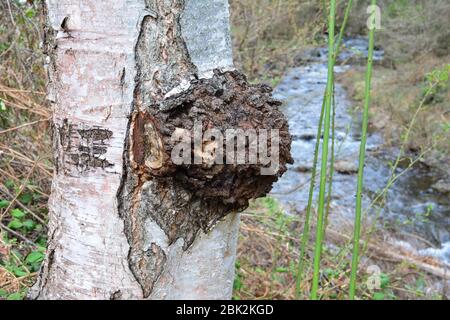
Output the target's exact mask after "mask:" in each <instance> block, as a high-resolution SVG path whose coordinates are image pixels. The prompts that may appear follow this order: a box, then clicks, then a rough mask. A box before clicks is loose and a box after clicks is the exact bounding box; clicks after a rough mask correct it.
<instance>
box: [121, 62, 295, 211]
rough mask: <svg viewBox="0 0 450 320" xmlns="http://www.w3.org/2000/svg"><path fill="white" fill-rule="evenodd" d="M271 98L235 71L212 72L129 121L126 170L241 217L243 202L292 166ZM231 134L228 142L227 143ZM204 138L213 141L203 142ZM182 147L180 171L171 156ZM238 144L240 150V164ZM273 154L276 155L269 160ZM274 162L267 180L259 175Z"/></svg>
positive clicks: (283, 129) (266, 88) (286, 136)
mask: <svg viewBox="0 0 450 320" xmlns="http://www.w3.org/2000/svg"><path fill="white" fill-rule="evenodd" d="M271 93H272V89H271V88H270V87H269V86H267V85H263V84H260V85H250V84H249V83H248V82H247V80H246V78H245V76H244V75H242V74H241V73H239V72H237V71H228V72H223V73H222V72H220V71H218V70H215V71H214V76H213V77H212V78H210V79H199V80H194V81H192V82H191V84H190V87H189V89H187V90H185V91H183V92H181V93H176V94H173V95H171V96H169V97H166V98H165V99H163V100H162V101H160V102H158V103H157V104H156V105H147V106H146V111H140V112H136V113H135V114H134V116H133V119H132V125H131V140H130V141H131V143H130V145H131V153H130V154H131V165H132V167H133V169H134V170H135V172H136V171H137V172H139V173H140V174H141V176H145V177H146V179H148V180H150V179H152V178H158V180H161V179H163V178H165V177H166V178H169V177H170V178H173V179H174V180H175V181H177V182H178V184H179V185H181V186H183V188H184V189H186V190H187V191H189V192H190V193H193V194H194V195H195V196H196V198H200V199H203V200H206V201H207V202H209V203H211V202H215V203H218V204H219V203H221V204H223V205H226V207H227V208H228V209H232V210H242V209H245V208H246V207H247V206H248V200H249V199H252V198H257V197H261V196H264V195H265V194H267V193H268V192H269V191H270V190H271V187H272V184H273V183H274V182H275V181H276V180H277V179H278V178H279V177H280V176H281V175H282V174H283V173H284V172H285V171H286V164H288V163H292V162H293V160H292V157H291V154H290V146H291V136H290V134H289V130H288V124H287V121H286V119H285V117H284V115H283V114H282V112H281V111H280V110H279V109H278V107H279V106H280V104H281V103H280V102H279V101H277V100H274V99H273V98H272V96H271ZM230 129H232V130H235V131H234V133H235V134H234V136H233V135H229V136H228V133H229V132H230ZM208 130H209V131H210V132H215V133H216V135H214V137H210V138H209V139H206V137H205V136H204V135H205V132H207V131H208ZM263 131H266V133H265V134H263V133H264V132H263ZM199 132H200V142H199V144H197V142H198V141H199V140H198V135H197V134H198V133H199ZM231 132H232V131H231ZM272 132H276V133H277V135H278V136H277V137H279V138H276V137H274V136H272V134H271V133H272ZM252 133H253V134H254V133H256V134H257V137H255V136H254V135H252ZM174 137H176V138H175V139H174ZM222 138H223V139H222ZM227 138H228V140H229V141H227ZM196 139H197V140H196ZM242 139H244V140H242ZM275 139H277V141H275ZM231 140H233V141H231ZM272 140H273V141H272ZM181 141H183V142H184V146H185V147H184V148H182V150H181V151H182V153H183V154H184V158H183V159H184V160H185V161H183V162H182V163H179V162H177V161H176V160H174V155H175V156H176V157H178V156H179V154H178V153H179V151H180V150H178V148H179V145H180V142H181ZM238 141H241V142H242V143H243V145H244V146H245V148H244V151H242V150H241V151H240V152H241V154H240V155H241V156H242V152H243V157H244V158H242V157H241V161H240V162H237V161H238V160H237V159H238V155H239V150H238V145H239V144H238ZM265 144H266V145H265ZM264 145H265V146H264ZM241 146H242V145H241ZM277 146H278V150H279V152H277V153H276V155H274V154H270V151H271V147H277ZM186 147H190V148H189V150H185V149H187V148H186ZM227 147H228V148H227ZM256 150H258V152H259V153H258V152H257V153H256V155H255V152H256ZM230 154H231V156H230ZM271 156H272V158H271ZM198 159H200V161H199V160H198ZM243 159H244V160H245V161H242V160H243ZM230 160H234V161H231V163H230ZM252 160H253V161H252ZM273 162H276V163H275V170H274V171H273V173H272V174H262V172H264V168H265V169H266V170H267V169H268V167H270V166H272V165H274V163H273ZM261 170H263V171H261Z"/></svg>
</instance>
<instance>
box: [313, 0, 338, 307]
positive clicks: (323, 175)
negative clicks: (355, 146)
mask: <svg viewBox="0 0 450 320" xmlns="http://www.w3.org/2000/svg"><path fill="white" fill-rule="evenodd" d="M335 16H336V0H330V15H329V17H328V80H327V88H326V96H325V110H324V132H323V143H322V159H321V162H322V163H321V169H320V170H321V171H320V184H319V209H318V212H317V227H316V228H317V232H316V244H315V248H314V270H313V283H312V288H311V299H312V300H317V289H318V287H319V273H320V256H321V253H322V241H323V239H322V235H323V233H322V228H323V214H324V207H325V188H326V184H327V164H328V144H329V140H330V120H331V99H332V95H333V85H332V83H333V69H334V49H335V48H334V36H335V35H334V28H335ZM319 138H320V136H319Z"/></svg>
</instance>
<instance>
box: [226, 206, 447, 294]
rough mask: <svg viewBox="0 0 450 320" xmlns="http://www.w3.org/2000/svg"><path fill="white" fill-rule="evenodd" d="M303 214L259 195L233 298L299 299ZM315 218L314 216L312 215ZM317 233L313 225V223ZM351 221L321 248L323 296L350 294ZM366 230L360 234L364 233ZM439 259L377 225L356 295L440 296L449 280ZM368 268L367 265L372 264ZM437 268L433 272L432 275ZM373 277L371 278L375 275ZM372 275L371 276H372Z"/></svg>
mask: <svg viewBox="0 0 450 320" xmlns="http://www.w3.org/2000/svg"><path fill="white" fill-rule="evenodd" d="M303 216H304V215H303V213H299V215H297V216H295V217H293V216H287V215H286V213H285V212H284V211H283V210H282V209H281V208H280V206H279V205H278V204H277V202H276V201H275V200H274V199H271V198H264V199H258V200H256V201H255V202H253V204H252V205H251V207H250V208H249V209H248V210H247V211H246V212H245V213H244V214H243V215H242V223H241V233H240V239H239V246H238V261H237V269H236V271H237V277H236V280H235V291H234V299H280V300H291V299H295V279H296V278H295V275H296V270H297V262H298V252H299V250H298V248H299V245H300V241H299V239H300V235H301V232H302V226H303V221H302V219H303ZM312 221H315V219H314V218H313V219H312ZM312 227H313V232H312V234H314V228H315V226H314V224H313V226H312ZM351 233H352V227H351V225H347V226H345V225H340V226H339V228H337V227H333V226H331V228H329V229H328V230H327V239H326V245H325V247H324V251H323V258H322V271H321V278H320V289H319V297H321V299H324V300H329V299H347V293H348V285H349V276H350V265H349V263H350V259H351V249H352V247H351ZM367 235H368V233H367V232H364V233H363V235H362V238H366V237H367ZM313 240H314V239H313V237H311V239H310V242H309V244H308V249H307V251H306V252H307V255H306V257H305V262H304V263H305V266H306V271H305V276H304V280H303V281H302V284H301V295H300V297H299V298H300V299H308V297H309V292H310V284H311V279H312V255H313V253H314V251H313V247H314V241H313ZM436 265H438V264H436V262H435V261H432V259H427V258H423V257H417V256H413V255H411V253H410V252H407V251H403V250H402V249H401V248H399V247H398V246H397V245H396V244H395V243H393V242H391V240H390V237H389V235H388V233H386V232H385V231H383V230H377V231H376V232H375V234H372V235H371V236H370V241H369V244H368V249H367V252H366V254H365V256H364V257H363V259H362V261H361V266H360V271H359V274H358V282H357V283H358V288H357V297H358V299H441V297H442V296H445V294H446V288H445V287H439V283H445V281H442V279H441V278H440V277H439V276H437V275H438V274H439V272H441V271H442V270H440V269H439V268H436V269H434V268H435V266H436ZM370 266H377V267H379V268H380V270H381V274H380V275H379V276H380V277H379V279H380V287H379V288H378V289H374V290H371V289H370V288H369V287H368V285H367V284H368V283H370V282H373V281H374V280H373V279H375V278H373V277H372V276H373V274H372V273H370V272H369V271H370V268H369V267H370ZM368 268H369V269H368ZM433 273H435V275H432V274H433ZM371 277H372V278H371ZM371 279H372V280H371Z"/></svg>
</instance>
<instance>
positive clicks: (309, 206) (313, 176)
mask: <svg viewBox="0 0 450 320" xmlns="http://www.w3.org/2000/svg"><path fill="white" fill-rule="evenodd" d="M324 3H325V2H324ZM352 3H353V0H349V1H348V3H347V7H346V9H345V14H344V20H343V22H342V25H341V30H340V32H339V37H338V41H337V43H336V49H335V51H334V56H333V60H334V62H333V64H334V63H336V57H337V56H338V55H339V50H340V46H341V42H342V38H343V36H344V30H345V27H346V25H347V21H348V17H349V14H350V11H351V8H352ZM325 7H326V6H325V5H324V8H325ZM333 77H334V75H333ZM332 83H333V91H334V78H333V81H332ZM325 98H326V93H325V94H324V98H323V102H322V107H321V109H320V117H319V124H318V126H317V133H316V144H315V146H314V159H313V165H312V169H311V183H310V186H309V194H308V204H307V207H306V215H305V222H304V224H303V232H302V239H301V245H300V256H299V260H298V266H297V275H296V290H295V293H296V297H297V298H299V297H300V285H301V281H302V279H303V270H304V256H305V251H306V247H307V243H308V239H309V231H310V220H311V210H312V202H313V196H314V188H315V183H316V172H317V162H318V155H319V145H320V136H321V134H322V124H323V115H324V109H325V100H326V99H325ZM333 127H334V125H333ZM333 136H334V130H333ZM332 165H333V163H332ZM330 189H331V186H330Z"/></svg>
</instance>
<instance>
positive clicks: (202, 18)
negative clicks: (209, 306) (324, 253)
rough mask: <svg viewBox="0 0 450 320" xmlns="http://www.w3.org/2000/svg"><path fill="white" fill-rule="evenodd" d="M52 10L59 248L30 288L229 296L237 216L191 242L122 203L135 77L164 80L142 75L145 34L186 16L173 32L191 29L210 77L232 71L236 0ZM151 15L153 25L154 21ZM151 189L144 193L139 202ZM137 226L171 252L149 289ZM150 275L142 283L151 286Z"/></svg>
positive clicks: (194, 53) (73, 295) (195, 57)
mask: <svg viewBox="0 0 450 320" xmlns="http://www.w3.org/2000/svg"><path fill="white" fill-rule="evenodd" d="M46 7H47V11H48V24H49V26H48V30H47V34H48V35H50V38H49V40H48V41H49V44H48V45H49V46H50V50H49V52H50V56H49V61H48V62H49V66H48V67H49V76H50V84H49V88H48V90H49V99H50V101H51V103H52V105H53V110H54V116H53V121H54V125H55V139H54V140H55V142H54V144H55V145H54V152H55V165H56V170H55V175H54V179H53V184H52V194H51V199H50V202H49V206H50V212H49V217H50V225H49V228H50V233H49V243H48V254H47V258H46V261H45V263H44V266H43V268H42V270H41V274H40V276H39V279H38V281H37V283H36V285H35V286H34V288H33V290H32V292H31V294H30V297H31V298H35V299H143V298H148V299H229V298H230V297H231V290H232V284H233V278H234V261H235V253H236V241H237V232H238V224H239V215H238V214H230V215H227V216H226V217H225V218H224V219H223V220H221V221H220V222H218V223H217V225H216V226H215V227H214V228H213V229H212V230H211V231H210V232H207V233H204V232H203V231H199V234H198V236H196V237H195V240H194V242H193V243H192V245H190V246H189V248H187V249H186V248H183V245H184V244H185V243H184V242H185V239H183V238H178V239H177V240H176V241H175V242H174V243H170V242H169V240H168V236H167V234H166V232H165V231H164V230H163V229H162V228H161V227H160V225H159V224H158V223H156V222H155V221H154V220H153V219H152V218H151V217H150V218H149V217H146V218H145V220H138V222H141V223H139V224H137V225H136V224H133V223H132V222H129V221H126V219H131V218H133V216H132V215H130V216H128V213H126V214H125V215H124V216H121V215H120V213H119V209H118V207H119V202H121V199H120V194H119V189H120V187H121V184H123V183H127V182H124V181H123V174H124V170H126V169H127V168H126V167H124V164H125V163H124V152H127V150H125V148H126V144H125V143H124V142H125V141H127V139H128V137H127V134H128V131H127V127H128V125H129V121H130V116H131V113H132V111H133V108H134V104H136V86H138V85H140V83H137V82H136V81H143V82H145V81H148V82H149V84H148V88H153V86H154V84H153V82H152V81H154V79H152V78H145V77H142V74H141V78H140V77H139V76H140V74H138V70H137V69H138V67H137V65H139V63H138V62H137V59H139V53H138V52H137V45H138V41H139V39H140V37H142V36H143V34H142V33H143V32H149V30H150V32H149V33H150V36H149V37H150V38H151V37H152V35H151V34H153V33H154V34H157V33H158V32H161V31H164V30H159V29H158V28H161V25H158V23H157V22H156V21H160V20H161V19H162V18H161V17H160V16H159V15H164V19H165V20H164V21H166V22H167V23H168V24H170V23H174V24H176V23H179V24H180V25H179V26H178V27H179V28H180V29H181V34H177V33H176V32H173V33H172V34H169V33H168V32H167V36H168V37H182V39H181V40H182V41H184V43H185V46H186V48H187V51H188V54H189V59H190V63H191V64H192V65H193V66H194V67H195V68H196V69H197V71H198V74H199V75H200V76H201V77H211V75H212V70H213V69H215V68H222V69H232V68H233V64H232V55H231V47H230V38H229V37H230V36H229V22H228V3H227V0H186V1H182V0H151V1H145V0H114V1H103V0H102V1H98V0H79V1H74V0H46ZM177 10H178V11H180V10H181V11H180V12H178V14H179V15H180V16H181V19H178V20H177V19H175V18H176V17H172V16H171V15H174V13H173V12H176V11H177ZM172 11H173V12H172ZM171 17H172V18H171ZM145 19H148V20H149V22H148V25H147V28H148V29H144V30H143V26H144V23H143V22H144V20H145ZM158 19H159V20H158ZM171 19H172V20H171ZM171 21H172V22H171ZM162 26H163V27H164V26H166V27H167V25H162ZM169 29H170V28H169ZM169 29H168V30H169ZM166 31H167V30H166ZM152 32H153V33H152ZM144 36H146V35H144ZM163 40H164V39H163ZM160 41H161V39H160ZM149 43H150V42H149ZM147 45H148V43H147ZM155 45H156V43H155ZM161 46H163V45H161ZM166 49H167V48H166ZM169 49H170V48H169ZM169 49H168V50H169ZM170 50H174V49H170ZM175 50H176V49H175ZM158 52H159V54H164V52H165V51H164V50H159V51H158ZM173 56H176V52H175V53H174V52H172V53H169V57H168V58H167V57H162V58H161V57H156V58H155V56H152V57H153V58H155V61H151V59H153V58H152V57H146V59H147V62H146V63H147V64H149V65H151V66H152V67H151V68H153V69H152V70H150V71H152V72H154V73H155V72H157V73H158V72H159V73H163V74H164V72H166V73H167V72H168V69H170V68H172V65H171V63H174V64H173V65H177V61H176V59H175V60H171V59H173ZM149 59H150V60H149ZM165 59H166V60H165ZM161 61H162V62H161ZM164 61H166V64H164ZM145 65H146V64H144V67H145ZM141 67H142V65H141ZM144 71H145V72H144ZM147 71H149V70H139V72H140V73H143V72H144V73H146V72H147ZM175 78H177V79H178V80H180V81H175V82H173V83H171V84H170V83H165V86H163V91H164V92H162V93H161V94H163V95H165V94H168V93H170V92H171V91H172V92H173V90H175V91H176V90H183V86H180V84H181V83H182V82H181V80H184V81H190V78H189V77H188V73H186V72H184V73H183V72H180V73H179V76H177V77H175ZM136 79H138V80H136ZM180 88H181V89H180ZM151 90H152V89H150V90H149V92H150V94H152V91H151ZM124 168H125V169H124ZM125 187H127V186H125ZM144 187H146V188H147V189H148V192H147V193H146V195H145V197H147V198H149V199H150V200H151V198H152V197H157V196H158V195H157V194H152V185H151V182H150V183H147V184H146V185H144ZM142 192H143V191H142ZM118 194H119V196H118ZM142 197H144V195H143V193H141V194H139V195H138V197H137V199H134V201H139V199H141V198H142ZM142 222H144V223H142ZM127 223H129V224H130V226H131V230H134V229H140V234H139V239H141V240H142V241H143V243H141V245H142V246H143V247H145V248H146V250H151V249H153V248H157V249H154V250H159V251H161V250H162V251H163V253H164V254H163V255H164V260H163V261H162V260H161V261H162V262H163V263H162V262H161V261H159V260H158V261H156V263H155V264H154V267H155V268H156V269H155V270H157V272H153V273H150V276H149V275H148V274H147V273H146V270H144V271H142V272H143V273H144V274H145V275H146V276H148V277H151V276H153V278H152V279H151V281H149V282H151V285H150V286H149V288H147V292H144V291H145V290H143V285H142V283H140V281H138V280H139V279H138V278H137V277H136V275H135V274H133V272H132V270H130V261H129V254H130V246H133V245H134V242H133V241H134V238H133V236H128V237H127V234H126V228H125V225H126V224H127ZM130 239H131V240H130ZM142 241H141V242H142ZM154 246H155V247H154ZM159 251H158V252H159ZM160 262H161V264H160ZM144 278H145V277H143V279H144ZM146 279H147V278H145V279H144V280H142V281H141V282H144V283H147V282H148V281H147V280H146Z"/></svg>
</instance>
